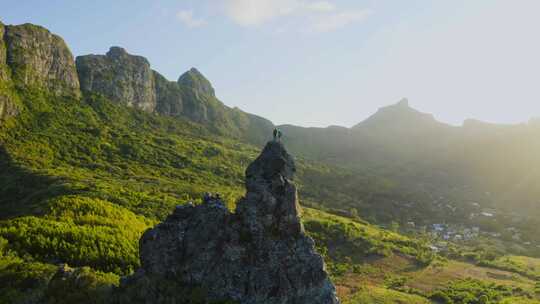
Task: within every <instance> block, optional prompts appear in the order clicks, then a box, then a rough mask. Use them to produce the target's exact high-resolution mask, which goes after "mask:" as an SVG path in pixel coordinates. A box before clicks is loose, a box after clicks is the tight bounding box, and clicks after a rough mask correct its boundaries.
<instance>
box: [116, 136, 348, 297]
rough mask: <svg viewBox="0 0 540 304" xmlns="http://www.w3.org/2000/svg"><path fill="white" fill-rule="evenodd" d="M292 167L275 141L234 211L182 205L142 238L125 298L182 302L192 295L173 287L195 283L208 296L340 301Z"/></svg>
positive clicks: (253, 169)
mask: <svg viewBox="0 0 540 304" xmlns="http://www.w3.org/2000/svg"><path fill="white" fill-rule="evenodd" d="M294 172H295V166H294V160H293V159H292V157H291V156H290V155H289V154H288V153H287V151H286V150H285V149H284V147H283V145H282V144H281V143H278V142H269V143H268V144H267V145H266V147H265V148H264V150H263V152H262V153H261V155H260V156H259V157H258V158H257V159H256V160H255V161H254V162H253V163H252V164H251V165H250V166H249V167H248V169H247V170H246V188H247V193H246V195H245V197H244V198H243V199H241V200H240V201H239V202H238V205H237V209H236V212H235V213H231V212H230V211H228V210H227V209H226V208H224V206H223V203H222V202H220V201H219V200H216V201H212V200H210V201H209V202H208V203H205V204H202V205H198V206H193V205H184V206H178V207H177V208H176V209H175V210H174V212H173V213H172V214H171V215H170V216H169V217H168V218H167V219H166V220H165V221H164V222H163V223H161V224H158V225H157V226H156V227H154V228H153V229H149V230H148V231H146V232H145V233H144V235H143V236H142V238H141V240H140V258H141V268H142V270H139V271H137V272H136V274H135V275H133V276H132V277H130V278H126V279H123V280H122V282H123V283H122V284H121V287H120V290H119V293H120V294H121V295H122V296H121V297H120V298H121V299H123V301H124V302H129V303H180V302H182V301H185V300H187V299H185V298H182V295H179V294H178V293H175V292H172V291H179V290H184V291H185V290H188V289H189V288H191V289H196V290H199V291H203V293H204V298H205V301H210V302H211V301H224V300H232V301H235V302H238V303H246V304H255V303H276V304H277V303H280V304H286V303H291V304H292V303H295V304H301V303H306V304H307V303H310V304H311V303H315V304H317V303H325V304H326V303H339V300H338V299H337V297H336V293H335V288H334V286H333V284H332V283H331V282H330V280H329V278H328V275H327V273H326V271H325V266H324V261H323V259H322V257H321V256H320V255H319V254H318V253H317V252H316V251H315V249H314V248H315V247H314V243H313V240H312V239H311V238H309V237H308V236H306V235H305V233H304V229H303V226H302V223H301V220H300V206H299V204H298V197H297V191H296V186H295V185H294V183H293V182H292V179H293V176H294ZM129 292H134V295H133V296H129V295H127V293H129ZM122 293H123V294H122ZM181 294H183V295H186V294H191V295H192V293H189V292H188V293H185V292H184V293H181ZM120 302H122V301H120Z"/></svg>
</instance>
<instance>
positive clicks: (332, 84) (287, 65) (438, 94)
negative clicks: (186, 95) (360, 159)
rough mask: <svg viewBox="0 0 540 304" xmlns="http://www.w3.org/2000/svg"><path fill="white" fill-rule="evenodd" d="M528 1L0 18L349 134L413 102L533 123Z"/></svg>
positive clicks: (120, 7)
mask: <svg viewBox="0 0 540 304" xmlns="http://www.w3.org/2000/svg"><path fill="white" fill-rule="evenodd" d="M539 12H540V1H536V0H506V1H503V0H475V1H465V0H447V1H428V0H424V1H419V0H409V1H390V0H386V1H385V0H380V1H375V0H373V1H368V0H335V1H332V0H327V1H320V0H194V1H191V0H183V1H179V0H177V1H121V0H116V1H58V0H50V1H36V0H33V1H32V0H28V1H21V0H3V1H2V11H1V12H0V20H2V21H3V22H4V23H7V24H19V23H24V22H31V23H35V24H40V25H43V26H45V27H47V28H49V29H50V30H51V31H52V32H54V33H56V34H59V35H60V36H62V37H63V38H64V39H65V40H66V42H67V43H68V45H69V46H70V48H71V50H72V51H73V53H74V54H75V55H83V54H89V53H94V54H102V53H105V52H106V51H107V50H108V48H109V47H110V46H112V45H118V46H122V47H124V48H126V49H127V50H128V52H130V53H132V54H137V55H142V56H145V57H146V58H148V60H149V61H150V63H151V65H152V67H153V69H155V70H157V71H159V72H160V73H162V74H163V75H164V76H166V77H167V78H169V79H170V80H175V79H177V78H178V76H179V75H180V74H182V73H183V72H184V71H186V70H188V69H189V68H191V67H196V68H198V69H199V70H201V72H202V73H203V74H205V75H206V76H207V77H208V79H209V80H210V81H211V82H212V83H213V85H214V87H215V88H216V92H217V95H218V97H219V98H220V99H221V100H222V101H223V102H224V103H225V104H227V105H229V106H237V107H239V108H241V109H243V110H245V111H248V112H251V113H255V114H259V115H261V116H264V117H267V118H269V119H271V120H272V121H273V122H274V123H278V124H281V123H292V124H297V125H303V126H327V125H344V126H352V125H354V124H356V123H357V122H359V121H361V120H363V119H365V118H366V117H368V116H369V115H370V114H372V113H374V112H375V111H376V110H377V108H379V107H381V106H385V105H388V104H392V103H395V102H397V101H398V100H399V99H401V98H402V97H407V98H408V99H409V102H410V104H411V105H412V106H413V107H415V108H417V109H419V110H421V111H424V112H430V113H433V114H434V115H435V116H436V118H437V119H439V120H442V121H445V122H448V123H452V124H456V125H459V124H461V123H462V121H463V120H464V119H466V118H477V119H481V120H485V121H490V122H501V123H516V122H523V121H527V120H528V119H529V118H531V117H533V116H540V81H539V79H540V39H538V36H539V30H538V29H540V18H538V14H539Z"/></svg>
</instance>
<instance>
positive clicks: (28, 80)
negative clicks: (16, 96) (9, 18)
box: [0, 23, 80, 96]
mask: <svg viewBox="0 0 540 304" xmlns="http://www.w3.org/2000/svg"><path fill="white" fill-rule="evenodd" d="M0 27H2V29H3V30H0V31H2V32H4V33H3V35H0V36H3V41H2V42H1V43H2V44H4V47H5V56H6V59H5V60H6V61H5V62H6V63H7V66H8V67H9V68H10V69H11V78H12V80H13V81H14V82H16V83H18V84H20V85H24V86H27V87H34V88H40V89H45V90H47V91H48V92H50V93H52V94H55V95H73V96H79V95H80V91H79V79H78V77H77V72H76V69H75V62H74V60H73V55H72V54H71V51H70V50H69V48H68V47H67V45H66V44H65V42H64V40H63V39H62V38H60V37H59V36H57V35H54V34H52V33H51V32H49V31H48V30H47V29H45V28H43V27H41V26H37V25H33V24H30V23H26V24H21V25H7V26H0ZM0 57H3V55H0ZM2 59H3V58H2Z"/></svg>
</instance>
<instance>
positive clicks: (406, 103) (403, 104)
mask: <svg viewBox="0 0 540 304" xmlns="http://www.w3.org/2000/svg"><path fill="white" fill-rule="evenodd" d="M396 106H398V107H407V108H408V107H409V100H408V99H407V98H402V99H401V100H400V101H398V103H396Z"/></svg>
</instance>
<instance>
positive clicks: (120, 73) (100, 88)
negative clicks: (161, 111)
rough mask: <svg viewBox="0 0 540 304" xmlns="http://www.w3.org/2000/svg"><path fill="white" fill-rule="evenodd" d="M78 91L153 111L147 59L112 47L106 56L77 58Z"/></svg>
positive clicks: (153, 100) (154, 95) (152, 91)
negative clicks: (79, 85) (79, 88)
mask: <svg viewBox="0 0 540 304" xmlns="http://www.w3.org/2000/svg"><path fill="white" fill-rule="evenodd" d="M76 65H77V72H78V73H79V79H80V82H81V89H82V90H83V91H85V92H91V93H98V94H102V95H103V96H105V97H107V98H109V99H111V100H113V101H116V102H119V103H123V104H125V105H128V106H132V107H135V108H138V109H141V110H144V111H147V112H153V111H154V110H155V108H156V92H155V84H154V75H153V72H152V70H151V69H150V63H148V60H146V58H144V57H141V56H134V55H131V54H128V53H127V52H126V50H124V49H123V48H120V47H111V48H110V49H109V51H108V52H107V54H106V55H85V56H78V57H77V60H76Z"/></svg>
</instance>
